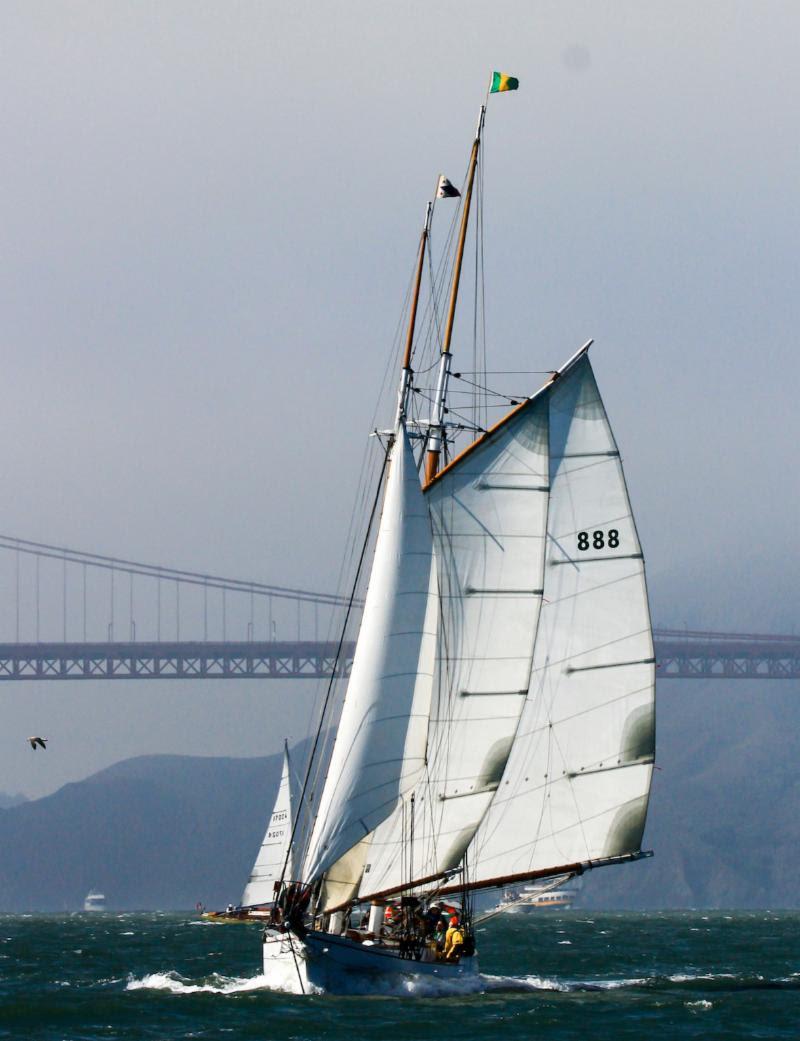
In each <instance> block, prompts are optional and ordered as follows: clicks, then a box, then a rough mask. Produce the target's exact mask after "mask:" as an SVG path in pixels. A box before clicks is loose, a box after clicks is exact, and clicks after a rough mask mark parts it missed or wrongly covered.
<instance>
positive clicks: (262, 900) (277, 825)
mask: <svg viewBox="0 0 800 1041" xmlns="http://www.w3.org/2000/svg"><path fill="white" fill-rule="evenodd" d="M293 788H294V785H293V777H292V768H291V764H290V762H289V746H288V744H287V743H286V742H284V747H283V772H282V773H281V783H280V787H279V788H278V794H277V797H276V799H275V805H274V807H273V809H272V814H271V816H270V818H269V824H268V825H267V830H266V833H265V834H264V839H263V841H262V843H261V849H260V850H259V851H258V856H257V857H256V862H255V864H254V865H253V871H252V873H251V875H250V879H249V881H248V883H247V885H246V886H245V887H244V893H243V894H242V906H243V907H253V906H254V905H256V904H268V903H271V902H272V900H274V898H275V883H276V882H277V881H279V880H280V879H281V878H282V877H283V874H284V868H286V877H288V878H294V877H295V874H294V869H295V864H294V859H293V852H292V850H290V848H289V844H290V840H291V836H292V819H293V817H292V813H293V811H294V809H295V807H296V799H295V797H294V795H295V793H294V791H293ZM287 853H288V861H287Z"/></svg>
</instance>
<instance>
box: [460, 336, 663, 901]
mask: <svg viewBox="0 0 800 1041" xmlns="http://www.w3.org/2000/svg"><path fill="white" fill-rule="evenodd" d="M548 397H549V403H550V470H551V475H550V485H551V490H550V509H549V517H548V525H547V562H546V567H545V580H544V604H543V607H542V612H541V616H540V619H539V629H538V634H537V639H536V652H535V657H534V663H533V670H532V674H531V682H530V690H529V692H528V697H527V699H526V702H525V710H524V712H523V715H522V719H521V721H520V726H519V730H518V733H517V736H516V738H515V741H514V747H513V751H512V754H511V756H510V758H509V761H508V764H507V767H506V771H505V774H504V776H503V778H502V781H501V784H500V787H499V789H498V792H497V794H496V796H495V798H494V801H493V803H492V806H491V808H490V810H489V813H488V814H487V817H486V819H485V821H484V822H483V824H482V826H481V828H480V830H479V832H478V833H477V835H476V837H475V840H474V842H473V844H472V847H471V849H470V853H469V857H468V866H469V878H470V880H471V881H473V882H477V881H481V880H489V879H493V878H500V877H507V876H509V875H517V874H524V873H526V872H532V871H538V870H547V869H549V868H551V867H557V866H559V865H568V864H574V863H578V862H584V861H587V860H595V859H599V858H605V857H615V856H619V855H624V854H629V853H636V852H638V851H639V849H640V844H641V839H642V832H643V829H644V822H645V814H646V811H647V802H648V795H649V790H650V778H651V773H652V763H653V758H654V752H655V704H654V702H655V663H654V657H653V641H652V632H651V627H650V615H649V609H648V603H647V591H646V587H645V577H644V561H643V558H642V551H641V546H640V545H639V540H638V537H637V533H636V527H635V525H634V521H633V516H632V514H631V507H630V502H629V500H628V493H627V490H626V486H625V478H624V476H623V472H622V464H621V461H620V456H619V451H618V449H617V445H616V442H615V440H614V437H613V434H612V432H611V428H610V426H609V423H608V418H607V416H606V412H605V408H604V406H603V402H602V400H601V398H600V394H599V392H598V389H597V384H596V382H595V379H594V375H593V373H592V368H591V365H590V363H589V359H588V356H587V355H586V354H585V353H584V354H582V355H581V356H580V357H579V358H578V359H577V361H576V362H575V363H574V364H573V365H572V366H571V367H570V368H569V370H568V371H566V372H565V373H564V375H563V376H562V377H561V378H560V379H558V380H557V381H556V382H555V383H554V384H553V385H552V389H551V391H550V393H549V395H548Z"/></svg>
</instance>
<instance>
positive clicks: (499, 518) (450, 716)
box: [360, 400, 548, 895]
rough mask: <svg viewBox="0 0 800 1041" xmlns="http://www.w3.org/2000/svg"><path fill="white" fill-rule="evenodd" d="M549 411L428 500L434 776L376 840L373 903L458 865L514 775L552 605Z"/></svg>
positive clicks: (527, 412)
mask: <svg viewBox="0 0 800 1041" xmlns="http://www.w3.org/2000/svg"><path fill="white" fill-rule="evenodd" d="M547 418H548V410H547V404H546V402H542V401H539V400H530V401H527V402H526V403H525V404H524V405H522V406H521V407H520V408H519V409H518V410H517V411H516V412H515V413H513V414H512V415H511V416H509V417H507V419H506V420H505V421H504V422H503V423H502V424H501V425H498V427H497V428H496V429H495V430H494V431H491V432H490V433H489V434H488V435H486V436H485V437H484V438H482V439H481V440H480V441H479V442H476V443H475V445H473V446H472V447H471V448H470V449H468V451H467V452H466V453H465V454H464V455H463V456H462V457H461V458H460V459H457V460H456V461H454V463H453V464H452V465H451V466H450V467H448V468H447V469H445V470H444V471H442V473H441V475H440V476H439V477H438V478H437V479H436V480H435V482H434V483H433V484H432V485H431V486H430V488H429V490H428V491H427V493H426V499H427V502H428V506H429V508H430V511H431V519H432V523H433V532H434V555H435V560H436V571H437V575H438V586H439V597H440V605H441V606H440V619H439V631H438V636H437V661H436V672H435V684H434V697H433V706H432V712H431V721H430V728H429V734H428V752H427V759H428V764H427V770H426V772H425V776H424V778H423V779H422V780H421V781H420V783H419V784H418V785H417V788H416V790H415V794H414V814H413V816H414V842H413V849H411V848H410V841H409V840H410V831H411V827H410V818H411V807H410V803H409V800H406V801H405V804H404V805H400V806H399V807H398V808H397V810H396V811H395V813H394V814H393V816H392V817H391V818H390V819H389V820H388V821H387V822H386V823H385V824H383V825H382V826H381V827H380V828H378V829H377V831H376V833H375V835H374V836H373V837H372V840H371V844H370V849H369V853H368V856H367V857H366V861H365V867H364V877H363V880H362V883H361V887H360V891H361V894H362V895H369V894H373V893H377V892H382V891H384V890H385V889H389V888H391V887H397V886H399V885H402V884H404V883H406V882H408V881H409V879H410V878H411V877H414V878H420V877H425V876H427V875H432V874H436V873H439V872H442V871H445V870H448V869H450V868H453V867H455V866H456V865H457V864H458V863H459V862H460V861H461V859H462V857H463V854H464V851H465V849H466V848H467V846H468V845H469V843H470V840H471V839H472V837H473V835H474V833H475V829H476V828H477V827H478V824H479V823H480V821H481V818H482V817H483V815H484V813H485V812H486V810H487V808H488V806H489V803H490V802H491V800H492V798H493V797H494V793H495V791H496V789H497V786H498V784H499V782H500V778H501V776H502V774H503V770H504V767H505V765H506V760H507V758H508V755H509V752H510V751H511V745H512V742H513V738H514V733H515V731H516V729H517V724H518V721H519V716H520V713H521V711H522V707H523V705H524V703H525V696H526V694H527V691H528V683H529V679H530V672H531V663H532V659H533V647H534V637H535V633H536V625H537V619H538V615H539V608H540V604H541V594H542V581H543V573H542V572H543V563H544V548H545V537H544V536H545V526H546V519H547V498H548V496H547V493H548V437H547Z"/></svg>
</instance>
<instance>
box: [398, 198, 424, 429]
mask: <svg viewBox="0 0 800 1041" xmlns="http://www.w3.org/2000/svg"><path fill="white" fill-rule="evenodd" d="M432 211H433V204H432V203H430V202H429V203H428V205H427V207H426V209H425V224H424V225H423V228H422V234H421V235H420V239H419V254H418V255H417V269H416V271H415V273H414V290H413V294H412V297H411V311H410V313H409V316H408V332H407V333H406V349H405V352H404V354H403V370H402V374H401V376H400V392H399V395H398V400H397V420H396V423H395V426H397V424H399V423H400V422H401V421H402V420H403V419H405V415H406V402H407V400H408V391H409V388H410V387H411V377H412V375H413V373H412V369H411V349H412V347H413V346H414V327H415V326H416V324H417V306H418V305H419V292H420V287H421V286H422V268H423V266H424V264H425V246H426V245H427V242H428V234H429V232H430V226H431V213H432Z"/></svg>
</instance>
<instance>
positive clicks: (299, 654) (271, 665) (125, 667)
mask: <svg viewBox="0 0 800 1041" xmlns="http://www.w3.org/2000/svg"><path fill="white" fill-rule="evenodd" d="M654 635H655V650H656V660H657V662H658V676H659V678H660V679H726V680H732V679H782V680H786V679H797V678H798V677H800V637H797V636H769V635H758V634H753V633H713V632H697V631H695V632H692V631H686V630H682V629H656V630H655V634H654ZM336 650H337V644H336V643H325V642H319V641H302V640H298V641H266V640H264V641H259V640H250V641H241V642H236V641H230V640H225V641H205V642H197V643H192V642H186V641H180V642H166V641H165V642H158V643H147V642H144V641H142V642H124V643H117V642H109V643H5V644H0V682H3V681H12V682H13V681H19V680H37V681H40V680H121V679H128V680H159V679H160V680H165V679H178V680H189V679H226V680H232V679H273V680H275V679H314V678H321V677H325V676H330V675H331V672H332V671H333V667H334V662H335V660H336ZM352 654H353V645H352V644H346V645H345V646H344V647H343V654H342V663H341V666H340V668H341V669H342V670H343V671H344V672H347V671H348V670H349V668H350V663H351V661H352Z"/></svg>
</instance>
